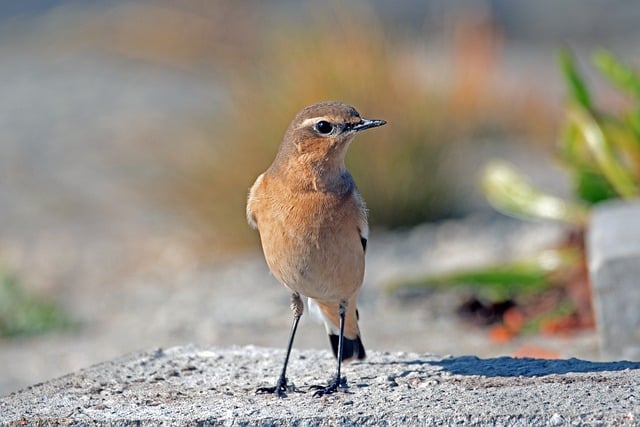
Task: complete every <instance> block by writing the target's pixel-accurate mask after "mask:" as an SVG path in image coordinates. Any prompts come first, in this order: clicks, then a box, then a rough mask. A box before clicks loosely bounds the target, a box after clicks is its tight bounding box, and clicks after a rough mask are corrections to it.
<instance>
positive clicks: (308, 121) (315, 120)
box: [300, 116, 331, 128]
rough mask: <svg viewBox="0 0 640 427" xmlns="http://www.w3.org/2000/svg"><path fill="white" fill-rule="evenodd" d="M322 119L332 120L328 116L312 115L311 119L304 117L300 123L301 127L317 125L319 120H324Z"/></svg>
mask: <svg viewBox="0 0 640 427" xmlns="http://www.w3.org/2000/svg"><path fill="white" fill-rule="evenodd" d="M322 120H326V121H328V122H330V121H331V120H330V119H329V118H328V117H327V116H320V117H311V118H309V119H304V120H303V121H302V123H300V127H301V128H304V127H307V126H309V125H315V124H316V123H318V122H319V121H322Z"/></svg>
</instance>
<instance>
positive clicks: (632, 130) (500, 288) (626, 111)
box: [390, 50, 640, 336]
mask: <svg viewBox="0 0 640 427" xmlns="http://www.w3.org/2000/svg"><path fill="white" fill-rule="evenodd" d="M558 59H559V65H560V69H561V71H562V73H563V76H564V79H565V82H566V85H567V88H568V93H569V97H568V100H567V103H566V106H565V119H564V125H563V131H562V133H561V137H560V141H559V157H560V160H561V161H562V163H563V164H564V165H565V167H566V169H567V171H568V172H569V174H570V176H571V178H572V180H573V188H574V197H573V199H572V200H564V199H562V198H559V197H557V196H554V195H550V194H547V193H545V192H544V191H542V190H540V189H538V188H535V187H534V186H533V185H532V184H531V183H530V182H529V180H528V179H527V178H525V177H523V176H522V175H521V174H520V173H519V172H518V171H517V170H516V169H515V168H514V167H512V166H510V165H509V164H507V163H506V162H503V161H494V162H492V163H490V164H489V165H488V166H487V167H486V169H485V172H484V176H483V180H482V184H483V188H484V192H485V194H486V196H487V199H488V200H489V201H490V203H491V204H492V205H493V206H494V207H495V208H496V209H498V210H499V211H501V212H504V213H506V214H508V215H512V216H516V217H519V218H524V219H542V220H553V221H559V222H562V223H565V224H568V225H569V226H571V232H570V237H569V238H568V239H567V241H566V242H563V244H562V246H561V247H560V248H554V249H550V250H547V251H545V252H544V253H543V254H541V255H537V256H534V257H532V258H531V259H527V260H520V261H517V262H511V263H508V264H505V265H500V266H491V267H488V268H480V269H477V270H472V271H465V272H456V273H450V274H447V275H444V276H436V277H427V278H421V279H420V280H418V281H415V282H413V283H402V284H393V285H391V286H390V289H391V290H396V291H397V290H398V289H407V288H414V289H415V288H420V287H422V288H433V287H439V286H443V285H446V286H451V285H455V284H464V285H466V286H471V287H476V286H478V287H482V288H483V289H482V290H481V291H480V292H479V294H480V296H481V298H484V299H488V300H491V301H503V300H506V299H515V301H516V302H522V298H523V297H525V298H528V295H527V294H530V293H531V292H533V293H538V294H540V298H544V294H545V292H549V291H553V292H556V291H557V290H558V288H559V289H561V290H562V291H563V292H562V293H563V297H562V298H558V299H555V304H553V305H552V306H547V307H545V310H543V311H535V312H531V313H529V314H530V316H529V318H528V321H526V322H525V321H523V322H520V323H519V327H518V328H516V330H514V328H506V326H505V324H506V323H508V322H506V320H504V319H503V323H505V324H503V325H502V326H501V328H502V329H501V331H503V332H504V331H505V328H506V330H509V334H514V333H518V332H521V331H527V330H532V329H535V330H539V329H545V328H546V329H547V330H549V329H550V328H551V327H550V326H549V324H552V325H556V327H557V326H558V325H560V326H559V327H557V330H563V329H571V328H576V327H578V328H579V327H591V326H593V313H592V309H591V305H590V300H591V299H590V291H589V281H588V274H587V272H586V255H585V252H584V230H585V228H586V227H587V226H588V220H589V210H590V207H592V206H593V205H595V204H597V203H600V202H602V201H605V200H609V199H614V198H620V199H637V198H638V196H640V192H639V191H640V190H639V188H640V75H639V74H638V73H637V72H636V71H634V70H633V69H632V68H631V67H629V66H628V65H626V64H623V63H622V62H621V61H620V60H619V59H618V58H617V57H616V56H614V55H613V54H612V53H611V52H609V51H606V50H598V51H597V52H595V54H594V55H593V64H594V65H595V67H596V68H597V70H598V71H599V72H600V74H601V75H602V76H604V77H605V78H606V79H607V80H608V81H609V82H610V83H611V84H613V86H614V87H616V88H617V89H618V90H619V91H621V92H622V93H624V94H625V95H626V96H627V97H628V98H629V99H628V103H627V104H626V106H625V107H624V108H622V109H621V110H620V111H612V110H604V109H602V108H599V107H598V106H596V104H595V101H594V97H593V95H592V93H591V90H590V88H589V85H588V84H587V82H586V80H585V79H584V77H583V76H582V74H581V73H580V71H579V70H578V68H577V67H576V64H575V60H574V58H573V56H572V55H571V54H570V53H569V52H568V51H561V52H560V53H559V55H558ZM550 253H551V254H555V258H556V262H551V263H545V264H544V265H542V264H540V261H542V260H544V259H545V257H546V255H548V254H550ZM558 316H560V317H561V318H562V320H558ZM550 318H552V319H554V321H553V322H550V321H549V319H550ZM505 319H506V318H505ZM567 319H571V320H570V321H567ZM542 325H546V326H545V327H543V326H542ZM507 326H508V325H507ZM551 329H552V328H551ZM498 335H499V336H504V335H503V334H498Z"/></svg>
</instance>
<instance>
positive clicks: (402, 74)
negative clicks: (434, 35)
mask: <svg viewBox="0 0 640 427" xmlns="http://www.w3.org/2000/svg"><path fill="white" fill-rule="evenodd" d="M170 4H171V6H170V7H168V6H167V5H164V6H163V7H161V8H155V7H153V6H151V13H152V15H153V16H155V17H156V18H157V19H156V20H155V21H154V24H153V26H152V28H146V27H144V28H142V29H141V28H140V27H141V26H143V23H144V22H145V20H140V19H138V18H139V17H138V18H136V16H135V12H134V13H129V14H128V15H127V17H125V18H123V19H122V20H118V21H117V22H119V24H118V26H117V28H116V29H117V31H115V33H117V34H119V36H118V37H117V38H116V39H115V40H111V42H110V43H105V45H106V46H108V47H109V48H110V49H112V50H114V49H115V50H116V51H117V52H118V53H119V54H124V55H131V56H136V57H141V58H144V59H146V60H153V61H156V62H161V63H163V64H177V65H175V66H176V67H180V68H186V69H190V70H198V69H199V70H203V69H204V70H209V71H208V72H209V73H210V74H211V75H210V77H211V82H212V84H215V85H216V86H217V84H218V83H219V82H222V84H221V85H220V89H221V91H222V92H223V94H224V102H223V104H222V105H221V106H220V108H219V110H218V111H217V112H216V114H215V115H212V116H205V115H203V116H202V117H200V118H199V119H198V120H197V121H196V123H194V124H193V126H194V127H197V128H199V129H204V132H205V134H206V139H207V141H206V142H202V141H200V142H197V143H194V142H193V141H188V140H187V138H189V135H185V141H181V142H180V143H176V144H175V146H172V147H168V148H164V149H163V150H162V151H157V152H155V153H154V154H155V155H156V156H157V161H158V163H159V164H162V165H164V169H165V170H166V171H168V175H167V176H166V177H165V178H163V179H161V180H158V181H157V182H156V184H155V185H156V188H155V189H152V190H151V191H149V192H148V193H149V194H150V195H152V196H154V197H159V198H160V199H161V200H163V201H164V203H165V206H169V207H170V208H171V209H174V210H175V211H177V212H178V213H179V214H181V215H186V216H188V217H189V219H190V220H192V221H193V222H194V224H197V228H198V230H199V231H200V232H201V233H202V234H203V235H207V234H210V235H211V236H212V240H213V241H214V242H218V243H220V242H222V243H224V247H225V248H226V249H227V250H228V249H229V248H230V247H232V246H233V245H238V244H240V245H243V244H246V242H248V241H254V239H256V234H255V232H253V231H252V230H250V229H249V227H248V226H247V225H246V221H245V218H244V209H245V203H246V195H247V191H248V188H249V186H250V185H251V184H252V182H253V181H254V180H255V178H256V177H257V176H258V175H259V174H260V173H261V172H263V171H264V170H265V169H266V168H267V167H268V166H269V164H270V162H271V161H272V160H273V158H274V156H275V154H276V151H277V147H278V145H279V143H280V141H281V138H282V135H283V134H284V131H285V129H286V128H287V126H288V124H289V122H290V121H291V119H292V118H293V117H294V115H295V114H296V113H297V112H298V111H299V110H300V109H301V108H302V107H304V106H307V105H310V104H313V103H316V102H319V101H324V100H339V101H344V102H347V103H349V104H352V105H354V106H355V107H356V108H357V109H358V110H359V111H360V113H361V114H362V115H363V116H364V117H371V118H380V119H385V120H387V122H388V125H387V126H385V127H384V128H381V129H379V130H377V131H376V132H371V133H369V134H367V135H363V136H361V137H359V138H358V139H357V140H356V143H355V144H353V145H352V147H351V148H350V153H349V154H348V155H347V166H348V167H349V169H350V171H351V172H352V174H353V175H354V177H355V180H356V182H357V183H358V186H359V188H360V190H361V192H362V193H363V196H364V199H365V200H366V201H367V205H368V207H369V209H370V218H371V223H372V224H373V225H382V226H386V227H400V226H408V225H412V224H416V223H419V222H422V221H425V220H434V219H438V218H442V217H445V216H449V215H453V214H456V213H457V212H458V209H460V205H461V204H462V203H463V202H464V197H465V196H466V195H460V194H456V193H455V192H454V191H453V190H452V188H453V187H452V186H451V185H450V182H452V181H455V180H457V179H458V177H455V176H452V174H451V172H449V171H448V170H447V169H446V166H443V162H442V153H443V151H444V150H445V149H447V148H450V147H451V145H453V144H463V143H467V144H468V143H469V141H470V140H472V139H473V138H472V136H474V135H479V134H482V135H487V134H489V135H491V136H496V138H498V139H504V136H505V135H515V134H516V133H517V134H523V133H525V134H529V135H533V134H537V133H540V132H545V131H546V130H548V129H549V128H551V127H552V126H551V125H550V118H549V114H548V109H546V108H545V107H544V105H543V102H541V101H540V102H539V100H538V99H537V98H536V97H535V94H533V93H531V92H530V91H527V90H526V89H522V91H521V92H518V93H516V94H514V93H513V92H510V91H509V90H507V89H505V87H504V85H503V84H502V80H503V79H502V78H501V72H502V70H501V66H502V64H501V53H502V39H501V35H500V31H499V29H497V28H496V27H495V26H494V25H493V24H492V23H491V22H488V21H484V20H481V21H477V20H474V18H473V17H467V18H464V19H460V20H458V21H453V22H452V25H451V26H450V28H451V29H450V32H451V34H449V35H448V37H449V41H450V43H449V44H447V45H446V48H445V49H444V50H443V49H442V47H441V46H438V49H437V50H438V52H439V53H438V54H436V55H433V52H431V51H430V48H429V46H430V45H429V43H430V42H431V40H428V39H427V36H426V35H425V34H407V32H406V31H397V30H396V31H387V30H385V26H384V25H383V23H381V22H380V20H379V17H378V16H376V14H375V13H374V11H373V9H372V8H371V7H370V6H369V5H367V4H366V3H362V2H354V3H351V2H350V3H348V4H345V3H338V2H334V3H328V4H322V6H319V5H316V6H315V7H316V8H317V9H316V10H315V11H313V12H312V13H311V15H312V17H311V18H310V19H311V22H309V19H304V20H300V21H298V20H295V19H291V20H288V21H287V22H286V24H285V23H284V22H278V25H273V23H265V22H263V20H261V17H260V16H258V17H255V16H252V12H253V10H252V8H251V7H250V6H247V5H246V4H244V5H243V4H241V3H237V2H228V1H226V2H220V3H218V2H216V3H211V4H210V3H202V4H200V3H198V4H200V9H198V10H197V12H194V10H186V11H185V10H184V9H183V8H182V7H181V6H179V5H177V4H175V3H170ZM195 4H196V3H189V5H190V6H189V8H195V7H196V6H195ZM189 8H186V9H189ZM156 9H159V10H156ZM169 10H171V11H170V12H169ZM140 14H141V15H142V12H140ZM171 14H173V15H174V18H173V19H171V18H170V16H171ZM194 15H195V16H194ZM145 16H146V15H145ZM208 17H210V18H211V20H212V22H214V24H212V25H211V26H208V25H205V24H204V23H205V22H206V19H203V18H207V19H208ZM176 21H177V22H182V23H187V24H188V25H176ZM122 22H125V23H122ZM127 22H128V23H137V26H134V25H133V24H131V25H129V24H126V23H127ZM96 27H97V28H109V29H110V33H109V34H112V33H113V32H114V31H113V30H114V26H113V25H111V26H109V25H105V24H102V25H101V26H100V25H97V26H96ZM209 27H211V28H209ZM141 32H142V33H143V34H145V37H137V36H136V35H139V34H140V33H141ZM154 35H155V36H154ZM123 40H126V43H124V42H123ZM189 40H192V41H193V43H190V42H189ZM202 40H207V41H208V44H203V43H202ZM154 41H157V42H158V43H155V42H154ZM160 41H162V43H160ZM158 46H168V47H170V48H171V50H161V49H160V48H159V47H158ZM443 51H446V52H445V53H444V55H442V54H441V53H442V52H443ZM443 58H444V62H445V64H444V66H443ZM447 61H448V62H447ZM516 98H517V101H514V99H516ZM532 139H539V138H535V137H534V138H532ZM194 228H196V226H194Z"/></svg>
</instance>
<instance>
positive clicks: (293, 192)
mask: <svg viewBox="0 0 640 427" xmlns="http://www.w3.org/2000/svg"><path fill="white" fill-rule="evenodd" d="M384 124H386V121H385V120H378V119H365V118H362V117H361V116H360V113H358V111H357V110H356V109H355V108H354V107H352V106H350V105H347V104H345V103H342V102H337V101H326V102H320V103H317V104H314V105H311V106H308V107H306V108H303V109H302V110H301V111H300V112H299V113H298V114H297V115H296V116H295V117H294V119H293V121H292V122H291V124H290V125H289V127H288V128H287V130H286V132H285V133H284V137H283V138H282V141H281V143H280V147H279V149H278V152H277V154H276V156H275V159H274V160H273V162H272V164H271V165H270V166H269V167H268V168H267V170H266V171H265V172H263V173H262V174H261V175H259V176H258V178H257V179H256V181H255V183H254V184H253V185H252V186H251V188H250V190H249V195H248V199H247V209H246V214H247V220H248V222H249V224H250V225H251V226H252V227H253V228H255V229H257V230H258V234H259V236H260V241H261V245H262V250H263V253H264V257H265V260H266V263H267V265H268V267H269V270H270V271H271V273H272V274H273V276H274V277H275V278H276V279H277V280H278V281H279V282H280V283H282V284H283V285H284V286H285V287H286V288H288V290H289V291H290V292H291V311H292V313H293V323H292V325H291V330H290V332H289V340H288V344H287V350H286V355H285V359H284V364H283V367H282V371H281V374H280V376H279V377H278V380H277V382H276V385H275V386H274V387H261V388H259V389H258V390H256V392H257V393H273V394H275V395H277V396H278V397H286V395H287V394H286V393H287V391H298V390H297V389H296V388H295V387H294V386H293V385H291V384H289V382H288V379H287V377H286V370H287V364H288V362H289V356H290V354H291V348H292V346H293V341H294V337H295V334H296V330H297V328H298V322H299V320H300V317H301V316H302V314H303V312H304V303H303V301H302V298H301V295H302V296H305V297H307V298H308V305H309V309H310V310H313V311H315V312H319V313H320V314H321V317H322V319H323V320H324V324H325V327H326V330H327V333H328V335H329V341H330V344H331V348H332V351H333V354H334V356H335V357H336V359H337V371H336V374H335V376H334V377H333V378H332V380H330V382H329V384H328V385H327V386H326V387H323V386H315V387H314V388H316V389H317V390H316V391H315V393H314V395H315V396H324V395H329V394H332V393H335V392H336V391H337V390H338V388H343V387H346V386H347V384H346V378H343V377H341V372H340V370H341V365H342V362H343V361H345V362H346V361H350V360H353V359H364V358H365V357H366V352H365V348H364V346H363V344H362V340H361V338H360V330H359V328H358V311H357V308H356V300H357V297H358V292H359V290H360V288H361V286H362V282H363V279H364V268H365V251H366V248H367V239H368V234H369V226H368V221H367V209H366V207H365V203H364V200H363V198H362V196H361V195H360V193H359V191H358V189H357V187H356V184H355V181H354V179H353V177H352V175H351V174H350V173H349V171H348V170H347V168H346V166H345V162H344V160H345V156H346V153H347V149H348V148H349V145H350V144H351V142H352V141H353V139H354V137H355V136H356V135H357V134H359V133H360V132H362V131H364V130H366V129H371V128H375V127H378V126H382V125H384Z"/></svg>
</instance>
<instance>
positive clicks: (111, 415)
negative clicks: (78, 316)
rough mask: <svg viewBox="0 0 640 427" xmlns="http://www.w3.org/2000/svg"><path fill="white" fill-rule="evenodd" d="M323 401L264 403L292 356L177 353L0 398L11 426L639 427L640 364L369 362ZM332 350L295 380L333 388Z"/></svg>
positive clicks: (305, 354)
mask: <svg viewBox="0 0 640 427" xmlns="http://www.w3.org/2000/svg"><path fill="white" fill-rule="evenodd" d="M369 354H370V357H369V359H367V360H366V361H364V362H362V363H354V364H351V365H348V366H346V368H345V370H344V373H345V374H346V376H347V378H348V383H349V387H348V388H347V389H346V390H343V391H341V392H339V393H337V394H334V395H330V396H325V397H322V398H316V397H313V395H312V393H310V392H306V393H296V392H290V393H289V396H288V397H287V398H285V399H279V398H276V397H274V396H272V395H256V394H255V392H254V391H255V389H256V388H257V387H260V386H265V385H271V384H273V383H274V382H275V379H276V376H277V374H278V372H279V369H280V363H281V360H282V357H283V350H282V349H267V348H260V347H253V346H247V347H232V348H216V347H213V348H198V347H195V346H187V347H174V348H170V349H167V350H164V351H163V350H156V351H149V352H145V353H139V354H135V355H131V356H128V357H123V358H120V359H117V360H113V361H111V362H107V363H103V364H100V365H96V366H93V367H91V368H88V369H84V370H81V371H79V372H77V373H74V374H71V375H67V376H64V377H61V378H58V379H55V380H52V381H49V382H46V383H43V384H37V385H34V386H32V387H29V388H27V389H25V390H23V391H20V392H16V393H12V394H10V395H9V396H6V397H4V398H2V399H0V424H6V425H21V424H23V423H25V424H28V425H56V424H62V425H67V424H73V425H87V426H91V425H105V424H109V425H119V426H129V425H162V424H164V425H168V424H172V425H173V424H181V425H191V424H198V425H203V426H205V425H232V424H233V425H236V424H238V425H244V424H251V425H407V424H409V425H453V424H470V425H478V426H483V425H512V426H529V425H584V424H595V425H623V424H624V425H639V422H640V404H639V403H638V399H640V363H638V362H588V361H583V360H578V359H564V360H540V359H515V358H510V357H500V358H493V359H479V358H477V357H474V356H461V357H444V358H443V357H439V356H434V355H428V354H416V353H382V352H376V351H370V352H369ZM334 369H335V361H334V359H333V357H332V356H331V354H330V353H329V352H328V351H314V350H304V351H296V350H294V352H293V353H292V359H291V364H290V368H289V378H290V380H291V381H292V382H293V383H294V384H295V385H296V386H297V387H298V388H299V389H300V390H303V391H304V390H307V388H308V386H310V385H314V384H325V382H326V381H327V380H328V379H329V378H330V377H331V375H332V374H333V372H334Z"/></svg>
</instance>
